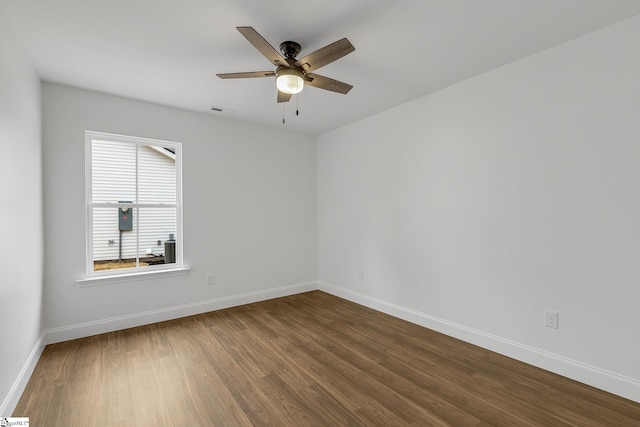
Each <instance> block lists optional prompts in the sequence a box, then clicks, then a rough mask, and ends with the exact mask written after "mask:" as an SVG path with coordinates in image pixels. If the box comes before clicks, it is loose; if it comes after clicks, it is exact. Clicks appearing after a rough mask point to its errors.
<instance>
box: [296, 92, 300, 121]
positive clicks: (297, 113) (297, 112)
mask: <svg viewBox="0 0 640 427" xmlns="http://www.w3.org/2000/svg"><path fill="white" fill-rule="evenodd" d="M299 115H300V113H299V111H298V94H296V116H299Z"/></svg>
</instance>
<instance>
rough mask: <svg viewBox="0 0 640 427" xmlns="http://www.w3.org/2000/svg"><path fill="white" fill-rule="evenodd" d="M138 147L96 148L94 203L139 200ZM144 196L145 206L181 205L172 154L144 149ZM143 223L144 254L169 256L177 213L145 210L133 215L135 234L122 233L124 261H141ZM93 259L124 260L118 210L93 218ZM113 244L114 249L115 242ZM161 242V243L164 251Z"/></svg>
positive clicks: (101, 144) (107, 144)
mask: <svg viewBox="0 0 640 427" xmlns="http://www.w3.org/2000/svg"><path fill="white" fill-rule="evenodd" d="M135 151H136V146H135V144H127V143H120V142H111V141H109V142H107V141H94V143H93V145H92V193H93V200H94V202H112V203H116V202H119V201H135V200H136V185H135V182H136V177H135V170H136V153H135ZM137 161H138V173H139V177H138V196H139V198H140V200H139V202H140V203H152V202H153V203H157V202H163V203H175V200H176V181H175V176H176V172H175V167H176V165H175V159H174V158H173V155H172V153H170V152H168V151H166V150H163V149H159V148H158V149H156V148H154V147H149V146H145V145H141V146H139V149H138V160H137ZM139 219H140V224H141V225H140V230H139V231H140V236H139V238H140V246H139V247H140V251H139V254H138V256H140V257H146V256H148V252H151V253H153V254H155V255H164V242H165V241H166V240H168V239H169V234H175V233H176V211H175V209H168V208H141V209H140V210H139V212H133V231H123V232H122V258H135V257H136V254H135V248H136V232H135V230H136V229H138V220H139ZM93 221H94V222H93V259H94V261H104V260H115V259H118V257H119V239H120V231H119V229H118V209H117V208H115V207H114V208H95V209H94V215H93ZM110 241H111V245H110V244H109V242H110ZM158 241H160V242H161V244H160V245H158Z"/></svg>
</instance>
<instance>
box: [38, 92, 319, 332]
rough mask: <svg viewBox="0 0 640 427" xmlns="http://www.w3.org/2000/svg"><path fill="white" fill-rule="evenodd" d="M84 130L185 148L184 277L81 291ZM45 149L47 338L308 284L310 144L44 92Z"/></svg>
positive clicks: (233, 124) (312, 187) (312, 212)
mask: <svg viewBox="0 0 640 427" xmlns="http://www.w3.org/2000/svg"><path fill="white" fill-rule="evenodd" d="M85 130H93V131H100V132H107V133H117V134H123V135H131V136H139V137H145V138H153V139H166V140H170V141H176V142H181V143H182V144H183V145H182V155H183V201H184V261H185V264H186V265H188V266H190V267H191V272H190V273H189V274H188V275H186V276H176V277H164V278H155V279H149V280H138V281H133V282H126V283H113V284H108V285H103V286H93V287H78V284H77V283H76V279H79V278H82V277H83V276H84V273H85V272H84V269H85V236H84V230H85V222H84V221H85V218H84V202H85V201H84V174H85V165H84V131H85ZM43 144H44V148H43V149H44V182H45V184H44V212H45V253H46V261H45V277H46V279H45V310H44V313H45V317H44V321H45V328H46V331H47V334H48V337H49V338H48V339H52V340H58V339H67V338H73V337H75V336H82V335H85V334H87V333H96V332H100V331H102V330H110V329H117V328H119V327H126V326H131V325H132V324H136V323H145V322H149V321H155V320H161V319H162V318H168V317H173V316H176V315H184V314H188V313H189V312H198V311H207V310H210V309H213V308H215V307H216V304H215V302H220V301H228V300H229V298H234V297H237V296H241V295H246V294H251V295H256V299H260V298H265V297H267V296H270V295H273V294H274V293H273V292H271V291H272V290H273V289H278V288H280V287H286V286H293V288H287V289H285V290H283V291H282V292H284V293H286V292H293V291H296V290H299V289H304V288H305V286H307V287H308V284H309V283H311V284H312V286H314V287H315V280H316V262H317V244H316V231H317V224H316V211H317V210H316V143H315V137H313V136H311V135H307V134H302V133H295V132H291V131H288V130H287V129H286V128H283V129H282V130H281V129H278V128H268V127H261V126H254V125H250V124H246V123H241V122H239V121H234V120H228V119H221V118H217V117H213V116H211V115H209V114H198V113H193V112H188V111H184V110H178V109H173V108H169V107H164V106H159V105H154V104H148V103H144V102H138V101H134V100H130V99H125V98H120V97H116V96H110V95H105V94H100V93H96V92H90V91H85V90H81V89H76V88H71V87H67V86H61V85H56V84H51V83H44V84H43ZM209 273H213V274H215V276H216V284H215V285H214V286H207V274H209ZM296 285H302V286H296ZM275 293H277V292H275ZM236 301H238V302H244V301H246V299H242V298H240V299H237V300H236ZM176 307H177V308H179V309H175V308H176ZM173 309H175V310H173ZM172 310H173V311H172ZM150 313H151V314H150ZM156 315H157V316H156ZM103 320H104V322H102V321H103ZM87 324H88V326H87Z"/></svg>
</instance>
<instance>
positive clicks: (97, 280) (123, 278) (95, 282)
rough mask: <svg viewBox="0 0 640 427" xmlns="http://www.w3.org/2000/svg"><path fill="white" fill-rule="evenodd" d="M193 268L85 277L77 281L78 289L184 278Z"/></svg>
mask: <svg viewBox="0 0 640 427" xmlns="http://www.w3.org/2000/svg"><path fill="white" fill-rule="evenodd" d="M190 271H191V268H189V267H180V268H171V269H166V270H153V271H138V272H135V273H127V274H114V275H112V276H92V277H85V278H83V279H79V280H77V281H76V283H78V287H80V288H84V287H88V286H101V285H108V284H111V283H122V282H134V281H138V280H145V279H155V278H158V277H170V276H184V275H187V274H189V272H190Z"/></svg>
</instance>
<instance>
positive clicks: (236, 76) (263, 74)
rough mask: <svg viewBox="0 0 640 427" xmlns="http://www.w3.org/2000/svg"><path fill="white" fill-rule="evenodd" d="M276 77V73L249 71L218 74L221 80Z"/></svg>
mask: <svg viewBox="0 0 640 427" xmlns="http://www.w3.org/2000/svg"><path fill="white" fill-rule="evenodd" d="M275 75H276V73H275V71H247V72H243V73H221V74H216V76H218V77H220V78H221V79H246V78H251V77H273V76H275Z"/></svg>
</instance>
